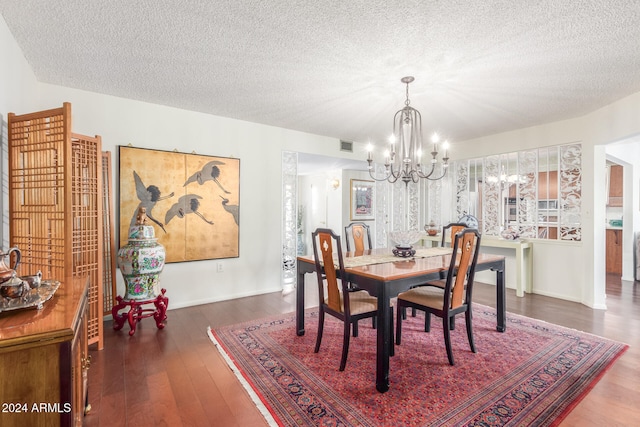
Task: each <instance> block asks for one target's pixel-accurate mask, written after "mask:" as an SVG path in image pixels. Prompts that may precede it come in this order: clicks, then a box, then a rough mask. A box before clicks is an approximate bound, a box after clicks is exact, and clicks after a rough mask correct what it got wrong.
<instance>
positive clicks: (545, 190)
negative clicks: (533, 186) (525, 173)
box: [538, 171, 558, 200]
mask: <svg viewBox="0 0 640 427" xmlns="http://www.w3.org/2000/svg"><path fill="white" fill-rule="evenodd" d="M557 198H558V171H549V172H540V173H538V200H548V199H557Z"/></svg>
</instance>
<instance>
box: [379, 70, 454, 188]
mask: <svg viewBox="0 0 640 427" xmlns="http://www.w3.org/2000/svg"><path fill="white" fill-rule="evenodd" d="M414 80H415V79H414V78H413V77H412V76H407V77H403V78H402V79H400V81H401V82H402V83H404V84H406V85H407V89H406V93H407V99H406V101H405V102H404V108H402V109H401V110H399V111H398V112H397V113H396V114H395V116H394V118H393V135H391V137H390V138H389V148H388V150H387V151H386V152H385V154H384V158H385V160H384V167H385V176H384V178H376V177H375V176H374V175H373V155H372V149H373V147H372V145H371V144H369V146H368V148H367V150H368V155H367V162H368V163H369V175H370V176H371V178H373V179H374V180H376V181H389V182H391V183H394V182H396V181H398V179H401V180H402V181H403V182H404V183H405V184H409V182H418V181H419V180H420V178H425V179H429V180H432V181H436V180H438V179H442V178H444V176H445V175H446V174H447V168H448V166H449V157H448V154H447V150H448V148H449V143H448V142H447V141H444V142H443V143H442V149H443V150H444V155H443V157H442V173H441V174H440V176H434V173H435V171H436V165H437V163H438V158H437V157H438V144H439V143H440V137H439V136H438V134H435V133H434V134H433V136H432V137H431V143H432V144H433V151H431V162H430V163H431V167H430V168H429V166H427V167H426V168H425V166H424V165H423V164H422V116H421V115H420V112H419V111H418V110H416V109H415V108H413V107H411V106H410V105H409V104H410V103H411V101H409V83H411V82H413V81H414ZM425 169H429V170H428V171H426V170H425Z"/></svg>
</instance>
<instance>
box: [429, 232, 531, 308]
mask: <svg viewBox="0 0 640 427" xmlns="http://www.w3.org/2000/svg"><path fill="white" fill-rule="evenodd" d="M422 240H424V241H425V243H427V242H430V243H431V246H437V245H439V244H440V242H441V241H442V237H441V236H440V235H438V236H425V237H423V239H422ZM445 241H446V242H449V243H450V239H449V238H447V239H445ZM427 244H428V243H427ZM483 246H484V247H488V248H506V249H513V250H515V251H516V276H517V277H516V295H517V296H519V297H523V296H524V293H525V292H527V293H531V292H533V253H532V252H533V244H532V243H531V242H528V241H521V240H505V239H500V238H497V237H489V236H482V239H481V241H480V247H483Z"/></svg>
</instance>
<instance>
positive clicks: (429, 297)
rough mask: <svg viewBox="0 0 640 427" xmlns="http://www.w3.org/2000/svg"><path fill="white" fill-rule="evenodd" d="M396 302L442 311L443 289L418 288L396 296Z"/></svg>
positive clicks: (433, 287)
mask: <svg viewBox="0 0 640 427" xmlns="http://www.w3.org/2000/svg"><path fill="white" fill-rule="evenodd" d="M398 300H404V301H408V302H412V303H414V304H420V305H423V306H425V307H430V308H435V309H437V310H442V307H443V305H444V289H442V288H439V287H437V286H420V287H418V288H413V289H410V290H408V291H407V292H402V293H401V294H399V295H398Z"/></svg>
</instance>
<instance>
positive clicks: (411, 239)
mask: <svg viewBox="0 0 640 427" xmlns="http://www.w3.org/2000/svg"><path fill="white" fill-rule="evenodd" d="M422 236H423V233H422V232H420V231H417V230H407V231H391V232H389V238H390V239H391V241H392V242H393V243H395V245H396V247H395V249H393V251H392V252H393V254H394V255H395V256H398V257H402V258H408V257H412V256H414V255H415V254H416V251H415V249H413V244H414V243H416V242H417V241H418V240H420V239H421V238H422Z"/></svg>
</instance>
